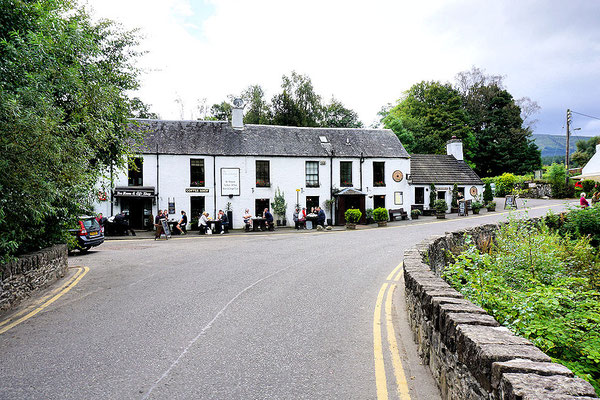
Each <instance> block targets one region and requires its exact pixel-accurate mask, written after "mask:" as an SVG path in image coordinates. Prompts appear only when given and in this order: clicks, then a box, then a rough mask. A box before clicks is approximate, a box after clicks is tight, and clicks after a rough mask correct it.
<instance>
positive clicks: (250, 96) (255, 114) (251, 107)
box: [242, 85, 271, 124]
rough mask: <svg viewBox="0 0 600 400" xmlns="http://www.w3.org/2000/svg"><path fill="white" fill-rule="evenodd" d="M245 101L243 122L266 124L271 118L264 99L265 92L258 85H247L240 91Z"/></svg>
mask: <svg viewBox="0 0 600 400" xmlns="http://www.w3.org/2000/svg"><path fill="white" fill-rule="evenodd" d="M242 99H244V102H245V103H246V107H245V109H246V112H245V114H244V123H245V124H268V123H269V122H270V120H271V110H270V108H269V104H268V102H267V101H266V100H265V92H264V90H263V89H262V88H261V87H260V86H259V85H251V86H248V87H247V88H246V89H245V90H244V91H243V92H242Z"/></svg>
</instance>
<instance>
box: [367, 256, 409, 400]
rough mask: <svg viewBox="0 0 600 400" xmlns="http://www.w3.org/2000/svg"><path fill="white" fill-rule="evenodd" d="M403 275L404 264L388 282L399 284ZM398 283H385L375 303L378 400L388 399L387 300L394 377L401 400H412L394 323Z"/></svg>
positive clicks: (374, 329) (374, 343)
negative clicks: (384, 340) (393, 302)
mask: <svg viewBox="0 0 600 400" xmlns="http://www.w3.org/2000/svg"><path fill="white" fill-rule="evenodd" d="M401 274H402V263H400V264H399V265H398V266H397V267H396V268H395V269H394V270H393V271H392V272H391V273H390V274H389V275H388V277H387V279H386V280H387V281H392V282H398V281H399V280H400V276H401ZM396 286H397V284H396V283H388V282H386V283H384V284H383V285H382V286H381V289H379V294H378V295H377V302H376V303H375V312H374V314H373V349H374V356H375V384H376V387H377V399H378V400H383V399H388V384H387V377H386V371H385V359H384V352H383V337H382V330H383V326H382V325H383V319H382V308H384V298H385V308H384V312H385V326H386V333H387V343H388V349H389V352H390V358H391V360H392V367H393V369H394V377H395V379H396V391H397V393H398V398H399V399H400V400H408V399H410V394H409V391H408V382H407V381H406V375H405V373H404V368H403V367H402V360H400V354H399V350H398V342H397V341H396V331H395V329H394V324H393V321H392V298H393V295H394V290H395V289H396Z"/></svg>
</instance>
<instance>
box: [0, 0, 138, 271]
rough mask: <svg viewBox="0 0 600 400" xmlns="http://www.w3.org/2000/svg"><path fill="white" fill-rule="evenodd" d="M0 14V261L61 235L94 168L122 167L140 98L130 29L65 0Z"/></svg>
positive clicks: (2, 9)
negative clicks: (137, 97) (97, 17)
mask: <svg viewBox="0 0 600 400" xmlns="http://www.w3.org/2000/svg"><path fill="white" fill-rule="evenodd" d="M0 15H1V16H2V17H1V23H0V71H2V72H1V73H0V170H1V171H2V174H0V232H2V235H0V259H1V260H0V262H2V261H6V260H8V259H9V258H10V257H11V256H12V255H17V254H21V253H26V252H29V251H33V250H37V249H39V248H41V247H45V246H48V245H50V244H53V243H56V242H61V241H65V240H66V236H65V235H66V233H65V232H66V229H67V228H68V227H69V223H70V222H71V221H72V219H73V218H76V216H77V215H78V214H80V213H83V212H86V211H89V209H90V208H91V203H92V201H93V197H94V195H93V193H94V192H95V190H94V186H95V185H96V184H97V182H98V181H99V178H100V176H101V174H102V173H103V172H105V171H107V170H108V168H109V166H111V165H112V166H114V167H116V169H119V168H122V167H124V166H125V164H126V160H127V156H128V154H129V153H130V150H131V145H132V144H135V143H134V142H135V140H132V139H135V138H133V137H132V133H131V132H130V131H129V130H127V129H126V128H127V124H128V120H127V118H128V117H129V116H130V115H131V114H132V113H133V112H138V111H140V110H139V105H140V104H139V103H140V102H137V101H134V100H130V99H129V98H128V97H127V93H128V92H129V91H131V90H134V89H136V88H137V76H138V70H137V68H136V66H135V59H136V56H137V55H138V53H137V52H136V51H135V46H136V45H137V38H136V36H135V34H134V33H132V32H124V31H122V30H121V29H120V28H119V27H118V26H116V25H115V24H113V23H111V22H110V21H106V20H100V21H97V22H95V21H93V20H92V19H91V18H90V17H89V16H88V15H87V14H86V13H85V12H84V11H83V10H79V9H75V8H74V5H73V3H72V2H70V1H58V0H56V1H52V0H40V1H36V2H23V1H17V2H6V1H5V2H1V3H0ZM135 109H138V111H136V110H135ZM142 111H143V110H142Z"/></svg>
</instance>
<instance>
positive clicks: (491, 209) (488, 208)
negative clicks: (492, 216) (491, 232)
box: [486, 206, 496, 212]
mask: <svg viewBox="0 0 600 400" xmlns="http://www.w3.org/2000/svg"><path fill="white" fill-rule="evenodd" d="M486 208H487V210H488V212H491V211H496V206H494V207H486Z"/></svg>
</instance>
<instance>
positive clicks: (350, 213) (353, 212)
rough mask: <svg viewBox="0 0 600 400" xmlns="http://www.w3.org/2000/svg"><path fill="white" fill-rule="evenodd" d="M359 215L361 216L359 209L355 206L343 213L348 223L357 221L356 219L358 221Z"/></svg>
mask: <svg viewBox="0 0 600 400" xmlns="http://www.w3.org/2000/svg"><path fill="white" fill-rule="evenodd" d="M361 217H362V213H361V212H360V210H357V209H355V208H351V209H349V210H346V212H345V213H344V218H346V222H347V223H350V224H356V223H358V221H360V218H361Z"/></svg>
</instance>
